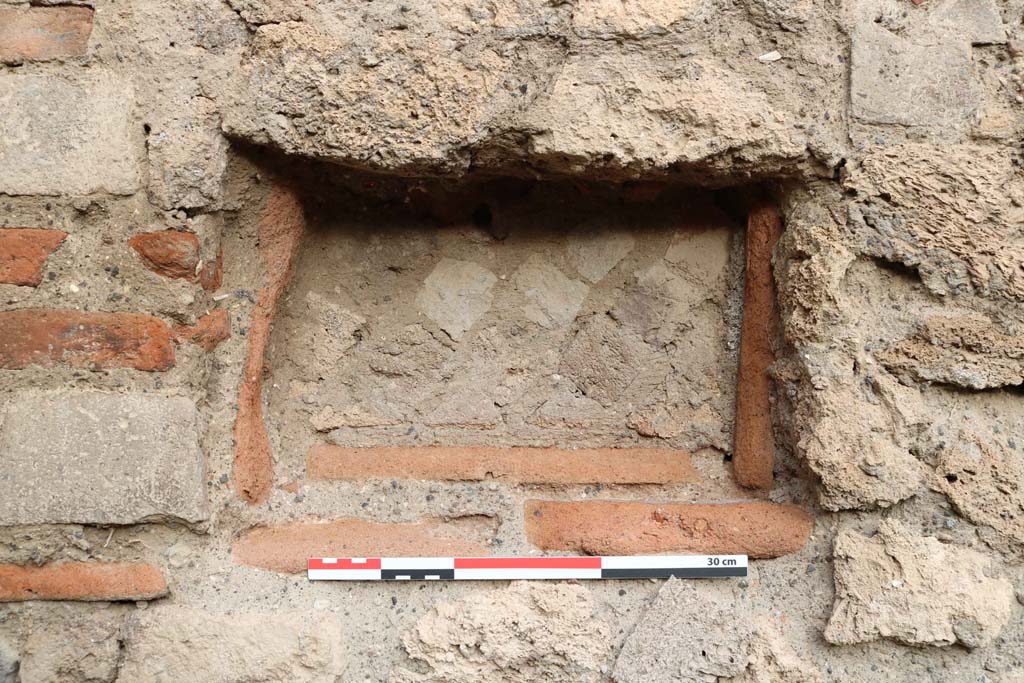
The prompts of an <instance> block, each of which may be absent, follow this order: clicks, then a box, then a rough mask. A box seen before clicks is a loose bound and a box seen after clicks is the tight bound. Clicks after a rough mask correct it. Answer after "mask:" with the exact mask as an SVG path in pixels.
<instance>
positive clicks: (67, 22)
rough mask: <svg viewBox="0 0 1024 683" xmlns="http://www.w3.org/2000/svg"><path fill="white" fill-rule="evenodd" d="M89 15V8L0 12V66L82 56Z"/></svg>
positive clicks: (33, 8) (86, 38)
mask: <svg viewBox="0 0 1024 683" xmlns="http://www.w3.org/2000/svg"><path fill="white" fill-rule="evenodd" d="M92 14H93V11H92V9H91V8H89V7H24V8H11V9H0V62H7V63H13V62H21V61H24V60H39V61H42V60H48V59H60V58H64V57H81V56H83V55H85V53H86V48H87V47H88V44H89V34H90V33H92Z"/></svg>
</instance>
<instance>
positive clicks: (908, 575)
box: [825, 520, 1014, 647]
mask: <svg viewBox="0 0 1024 683" xmlns="http://www.w3.org/2000/svg"><path fill="white" fill-rule="evenodd" d="M991 564H992V563H991V561H990V560H989V559H988V558H987V557H985V555H983V554H981V553H979V552H977V551H975V550H970V549H968V548H963V547H957V546H953V545H944V544H942V543H941V542H940V541H939V540H938V539H935V538H928V537H923V536H919V535H917V534H916V533H914V532H913V531H912V530H911V529H910V528H909V527H908V526H907V525H904V524H902V523H899V522H895V521H892V520H886V521H885V522H882V524H881V526H880V527H879V530H878V534H877V535H876V536H874V537H873V538H868V537H865V536H862V535H861V534H859V533H857V532H856V531H851V530H846V531H842V532H840V534H839V536H838V537H837V538H836V541H835V567H836V602H835V605H834V606H833V607H832V617H831V618H830V619H829V623H828V627H827V628H826V629H825V639H826V640H828V641H829V642H830V643H835V644H837V645H849V644H852V643H865V642H869V641H872V640H877V639H879V638H890V639H892V640H896V641H898V642H901V643H906V644H907V645H939V646H944V645H952V644H954V643H961V644H962V645H964V646H966V647H980V646H984V645H987V644H989V643H991V642H992V641H993V640H995V638H996V636H998V635H999V632H1000V631H1001V630H1002V628H1003V627H1004V626H1005V625H1006V623H1007V622H1008V621H1009V619H1010V614H1011V611H1012V609H1013V595H1014V591H1013V585H1012V584H1011V583H1010V582H1009V581H1008V580H1006V579H1005V578H1001V577H995V578H994V577H993V576H992V573H993V571H992V566H991Z"/></svg>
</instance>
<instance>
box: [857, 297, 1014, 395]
mask: <svg viewBox="0 0 1024 683" xmlns="http://www.w3.org/2000/svg"><path fill="white" fill-rule="evenodd" d="M877 358H878V360H879V361H880V362H881V363H882V364H884V365H885V366H886V368H888V369H889V371H890V372H892V373H893V374H894V375H897V376H903V377H910V378H911V379H913V380H916V381H918V382H942V383H945V384H953V385H956V386H961V387H965V388H968V389H992V388H996V387H1003V386H1018V385H1020V384H1022V383H1024V337H1021V336H1017V335H1009V334H1004V333H1003V332H1001V331H1000V330H999V329H998V327H997V326H996V325H995V324H994V323H993V322H992V321H991V320H990V319H988V318H986V317H985V316H981V315H977V314H972V313H969V312H965V313H963V314H961V315H957V316H933V317H930V318H928V319H926V320H925V321H924V324H923V325H922V326H921V329H920V330H918V332H917V334H916V335H914V337H911V338H909V339H905V340H902V341H899V342H896V343H895V344H893V345H892V346H890V347H889V348H888V349H885V350H884V351H882V352H880V353H878V354H877Z"/></svg>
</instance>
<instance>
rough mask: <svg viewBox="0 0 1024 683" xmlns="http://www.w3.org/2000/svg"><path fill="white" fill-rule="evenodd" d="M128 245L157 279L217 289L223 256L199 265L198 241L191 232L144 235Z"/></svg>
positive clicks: (138, 236) (178, 231) (220, 254)
mask: <svg viewBox="0 0 1024 683" xmlns="http://www.w3.org/2000/svg"><path fill="white" fill-rule="evenodd" d="M128 244H129V245H130V246H131V248H132V249H134V250H135V251H136V252H138V254H139V256H141V257H142V260H143V261H144V262H145V264H146V266H147V267H148V268H149V269H150V270H152V271H153V272H154V273H156V274H157V275H162V276H164V277H169V278H175V279H179V280H188V281H189V282H195V283H199V284H201V285H202V286H203V288H204V289H207V290H211V291H212V290H215V289H217V288H218V287H220V282H221V276H222V272H223V252H222V251H221V252H218V254H217V260H216V261H214V262H213V263H206V264H202V265H200V262H201V257H200V249H199V237H197V236H196V235H194V234H193V233H191V232H182V231H180V230H161V231H159V232H146V233H142V234H141V235H135V236H134V237H132V238H131V239H129V240H128Z"/></svg>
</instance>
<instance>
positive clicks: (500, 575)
mask: <svg viewBox="0 0 1024 683" xmlns="http://www.w3.org/2000/svg"><path fill="white" fill-rule="evenodd" d="M307 571H308V577H309V579H310V580H311V581H460V580H461V581H517V580H521V579H667V578H669V577H671V576H675V577H677V578H680V579H707V578H719V577H734V576H735V577H742V576H746V575H747V556H746V555H634V556H619V557H316V558H312V559H310V560H309V563H308V570H307Z"/></svg>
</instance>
